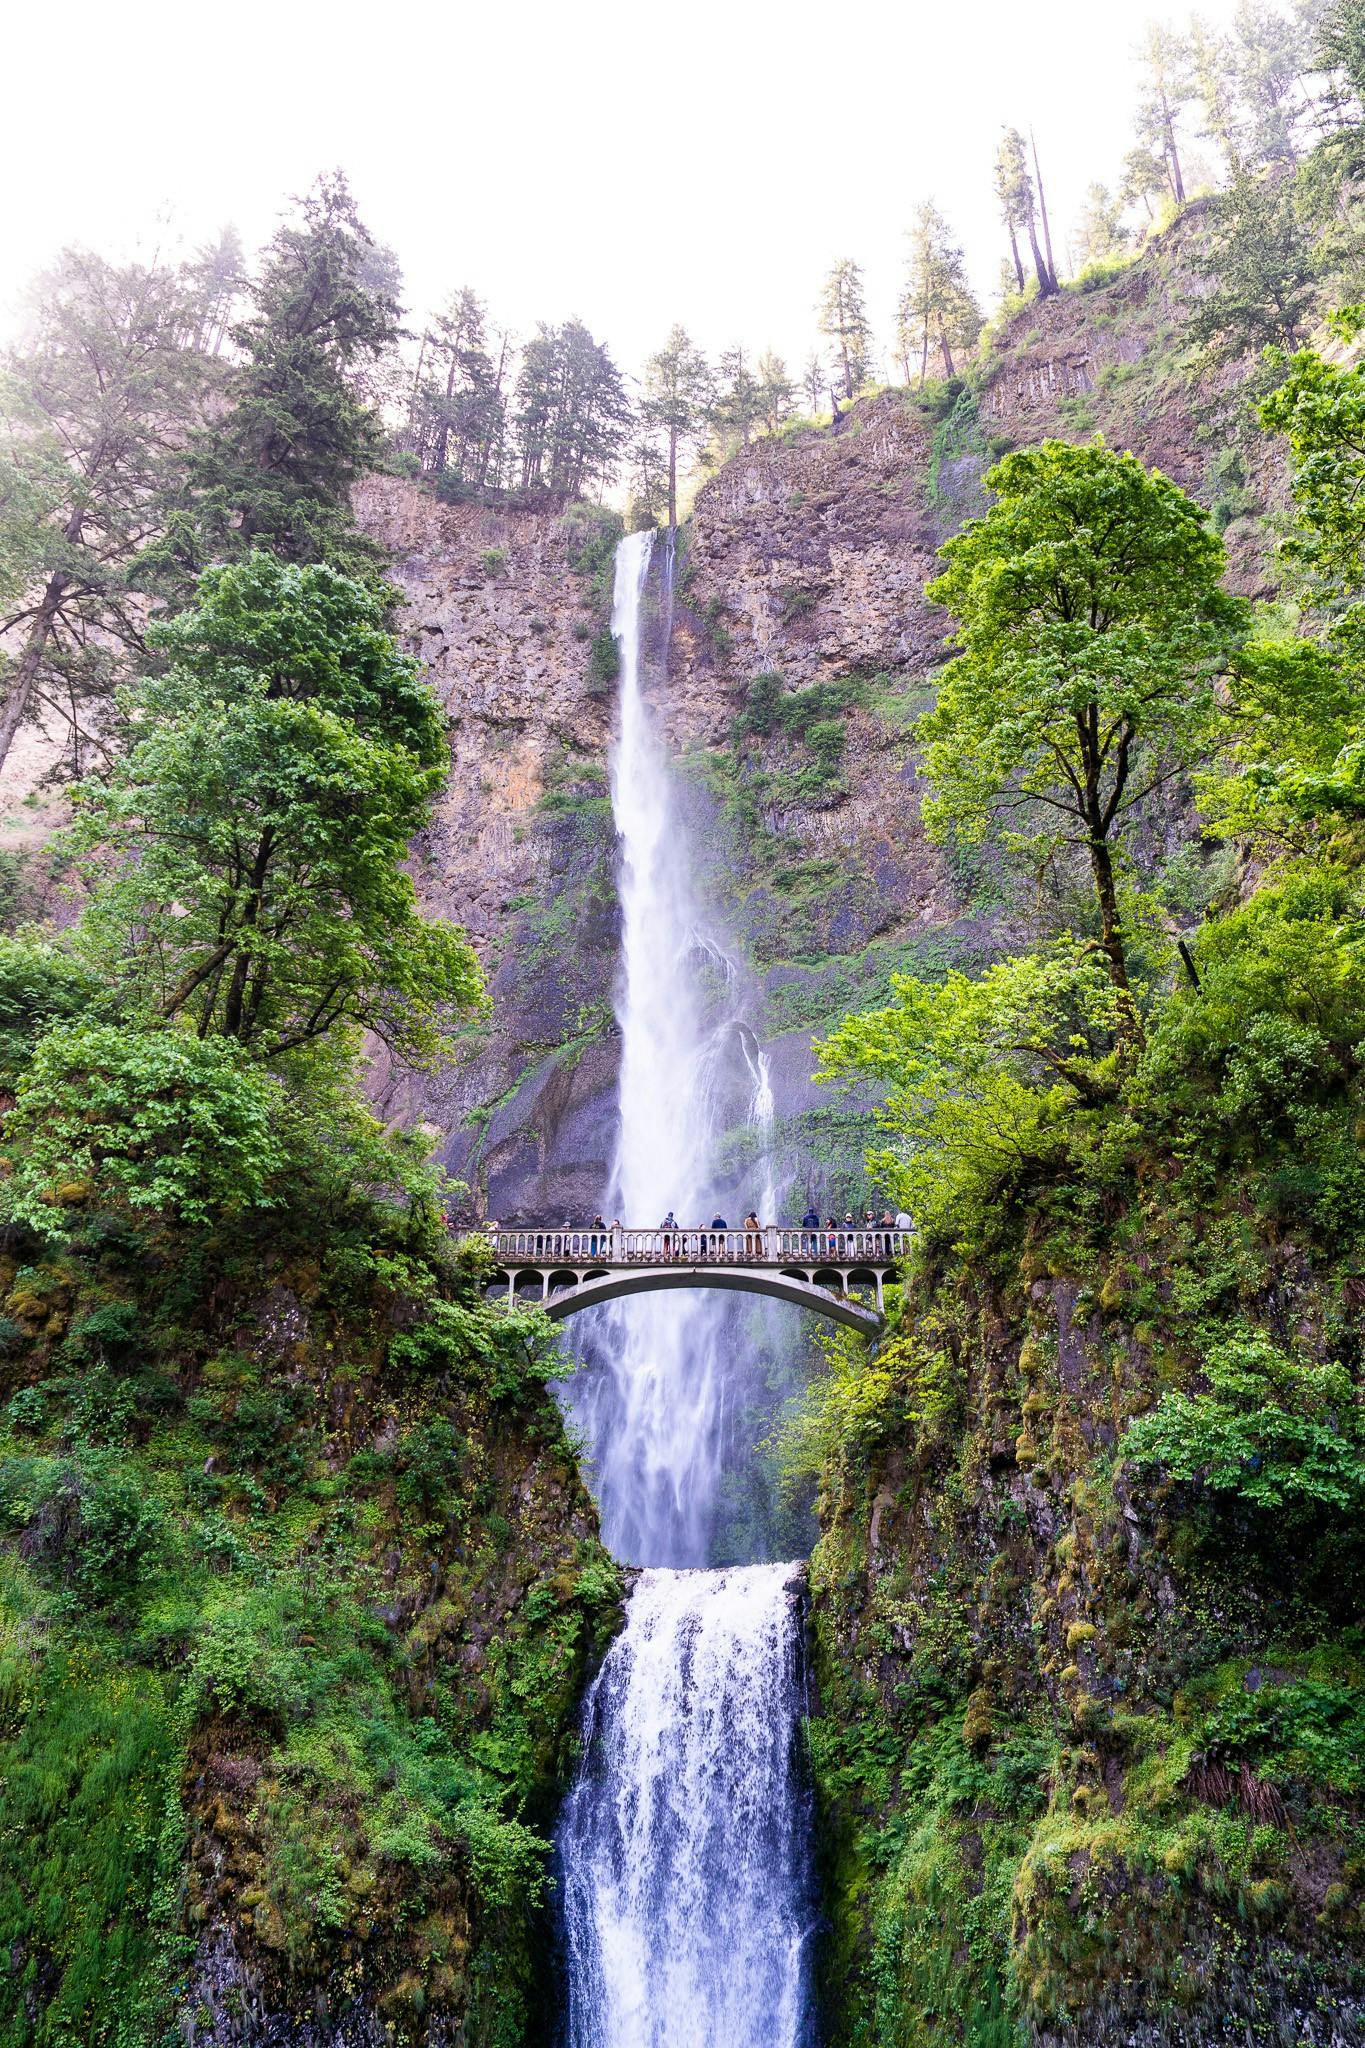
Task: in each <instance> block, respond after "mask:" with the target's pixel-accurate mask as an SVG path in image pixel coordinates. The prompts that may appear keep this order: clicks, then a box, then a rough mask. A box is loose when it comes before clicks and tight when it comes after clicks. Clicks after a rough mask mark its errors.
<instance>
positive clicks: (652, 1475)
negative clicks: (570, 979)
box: [565, 531, 777, 1566]
mask: <svg viewBox="0 0 1365 2048" xmlns="http://www.w3.org/2000/svg"><path fill="white" fill-rule="evenodd" d="M673 559H674V557H673V537H672V535H669V536H667V537H666V539H665V540H664V543H663V545H662V547H659V548H656V542H655V536H654V534H653V533H652V532H649V531H646V532H641V533H632V534H628V535H627V536H626V537H625V539H624V540H622V542H621V543H620V546H619V548H618V549H617V555H616V578H615V585H614V591H613V603H612V632H613V634H614V636H615V638H616V642H617V646H618V648H619V650H620V663H621V680H620V696H619V704H618V711H617V729H616V735H615V740H614V743H613V747H612V754H611V800H612V812H613V816H614V818H615V822H616V830H617V835H618V846H619V871H618V890H619V896H620V904H621V972H620V978H619V984H618V988H617V992H616V1015H617V1022H618V1025H619V1027H620V1034H621V1059H620V1076H619V1081H618V1104H619V1125H618V1136H617V1143H616V1151H615V1157H614V1159H613V1163H612V1169H611V1180H610V1185H609V1188H608V1190H607V1196H606V1200H607V1203H608V1205H609V1207H610V1209H611V1210H612V1211H614V1212H615V1213H616V1214H617V1215H618V1216H620V1217H621V1218H622V1220H623V1221H625V1222H626V1223H628V1224H631V1225H635V1226H640V1225H644V1226H647V1227H651V1228H652V1227H654V1226H656V1225H658V1224H660V1223H661V1222H662V1220H663V1218H664V1217H665V1216H666V1215H667V1214H668V1213H669V1212H670V1211H671V1212H673V1213H675V1214H676V1215H677V1217H678V1219H679V1221H680V1222H681V1223H687V1224H691V1225H693V1226H695V1225H697V1224H702V1223H706V1222H708V1221H709V1220H710V1217H711V1214H712V1211H713V1209H714V1207H715V1205H716V1203H717V1201H718V1200H719V1199H720V1195H721V1190H720V1187H719V1185H718V1178H717V1164H716V1162H717V1155H718V1152H719V1150H720V1143H721V1139H722V1138H723V1137H724V1135H725V1133H726V1131H727V1129H730V1128H732V1127H734V1126H735V1125H736V1124H741V1125H747V1126H749V1127H750V1128H752V1129H754V1130H756V1131H757V1132H759V1133H760V1148H759V1149H760V1152H761V1153H762V1154H763V1161H762V1164H761V1166H760V1168H759V1171H758V1172H757V1173H756V1174H755V1182H756V1184H755V1185H754V1186H752V1187H751V1188H750V1189H748V1190H746V1196H747V1199H745V1201H744V1206H745V1207H748V1206H749V1204H750V1203H751V1202H752V1203H754V1204H755V1205H758V1204H766V1205H767V1206H768V1208H769V1212H770V1213H769V1215H768V1216H767V1217H766V1218H765V1219H764V1220H773V1217H772V1211H773V1210H774V1209H775V1205H776V1199H777V1194H776V1189H775V1188H774V1185H773V1178H772V1170H771V1162H770V1158H769V1157H768V1149H769V1148H768V1140H769V1139H770V1136H771V1127H772V1121H773V1103H772V1089H771V1084H770V1080H769V1076H768V1065H767V1060H766V1057H765V1055H764V1054H763V1051H762V1048H761V1046H760V1045H759V1043H758V1039H757V1037H756V1035H755V1033H754V1030H753V1028H752V1026H751V1025H750V1024H749V1023H747V1022H746V1021H745V1019H744V1017H743V1014H742V1013H743V990H744V987H745V979H744V976H743V974H742V971H741V969H740V966H739V963H738V961H737V960H736V959H735V958H734V956H733V954H732V952H731V950H730V948H729V946H728V945H727V943H726V940H725V937H724V935H723V933H722V932H721V931H720V930H719V928H718V927H717V925H716V923H715V921H714V919H713V917H712V916H711V915H710V913H708V911H707V910H706V908H705V907H704V905H703V904H702V903H701V901H700V899H699V895H698V890H697V882H696V875H697V861H696V857H695V851H694V848H693V846H692V844H691V841H690V838H689V834H688V830H687V826H686V821H685V819H684V817H683V815H682V812H681V807H680V804H679V797H678V789H677V785H676V781H675V777H674V774H673V771H672V768H671V766H670V763H669V760H668V756H667V753H666V751H665V748H664V745H663V741H662V739H661V737H660V734H659V732H658V729H657V727H656V724H655V720H654V716H653V713H652V712H651V709H650V705H649V702H648V700H647V697H646V687H645V686H646V676H645V665H646V664H645V651H646V644H647V640H649V639H650V637H651V635H652V638H653V640H654V642H655V643H656V644H660V645H662V647H663V648H664V650H665V653H666V649H667V639H668V629H669V624H670V621H671V617H672V606H673V591H672V572H673ZM732 1220H733V1221H734V1222H735V1223H738V1222H739V1220H740V1217H739V1215H735V1216H734V1217H733V1219H732ZM589 1313H590V1314H591V1315H592V1316H593V1317H594V1319H595V1320H594V1322H593V1323H592V1324H591V1325H589V1327H588V1329H587V1331H586V1332H585V1338H586V1344H585V1348H586V1350H587V1352H588V1355H589V1358H590V1366H589V1369H588V1370H587V1371H585V1372H582V1373H580V1374H578V1375H576V1376H575V1377H574V1378H573V1379H571V1380H570V1381H569V1382H568V1384H567V1388H566V1393H565V1400H566V1403H567V1406H568V1408H569V1410H570V1413H571V1415H572V1418H573V1421H574V1423H575V1425H576V1426H577V1428H578V1429H580V1430H581V1432H582V1434H583V1436H584V1438H585V1440H586V1443H587V1448H588V1454H589V1460H590V1464H591V1468H592V1477H593V1482H594V1487H595V1491H596V1493H597V1497H598V1503H599V1507H600V1510H601V1516H602V1532H603V1536H604V1539H605V1541H606V1543H607V1544H608V1546H609V1548H610V1549H612V1550H613V1551H614V1552H615V1553H616V1555H617V1556H618V1557H621V1558H623V1559H625V1560H626V1561H627V1562H629V1563H632V1564H642V1565H671V1566H693V1565H705V1564H709V1563H710V1562H711V1561H712V1557H713V1539H714V1534H715V1527H716V1518H717V1514H718V1511H719V1505H720V1498H721V1492H722V1487H723V1482H724V1475H725V1471H726V1465H727V1459H729V1460H730V1462H731V1463H733V1462H734V1460H735V1459H736V1458H737V1457H739V1456H742V1455H743V1453H744V1452H745V1451H747V1449H748V1448H749V1444H748V1443H747V1442H745V1441H744V1440H743V1439H742V1435H741V1430H742V1425H743V1422H744V1417H745V1412H746V1404H745V1394H744V1380H745V1373H746V1370H747V1362H746V1359H745V1356H744V1346H743V1342H742V1339H741V1338H740V1337H739V1336H738V1335H737V1332H738V1330H739V1327H740V1324H739V1317H740V1315H741V1314H742V1313H743V1311H740V1310H737V1309H736V1307H735V1305H734V1303H733V1301H732V1300H730V1299H727V1298H725V1297H722V1296H718V1295H715V1294H704V1293H673V1294H669V1295H643V1296H639V1297H636V1298H635V1299H633V1300H630V1301H628V1302H618V1303H615V1304H613V1305H612V1306H611V1307H609V1308H604V1309H601V1310H597V1311H591V1312H589ZM749 1441H750V1442H751V1441H752V1437H750V1439H749Z"/></svg>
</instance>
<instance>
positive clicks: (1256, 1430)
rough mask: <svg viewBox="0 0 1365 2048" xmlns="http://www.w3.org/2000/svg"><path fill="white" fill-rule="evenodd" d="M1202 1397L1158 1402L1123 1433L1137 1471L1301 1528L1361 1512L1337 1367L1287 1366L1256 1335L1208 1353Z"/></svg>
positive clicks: (1349, 1408) (1353, 1393)
mask: <svg viewBox="0 0 1365 2048" xmlns="http://www.w3.org/2000/svg"><path fill="white" fill-rule="evenodd" d="M1201 1376H1202V1378H1203V1379H1204V1380H1205V1382H1206V1383H1207V1385H1206V1391H1204V1392H1201V1393H1196V1394H1185V1393H1168V1394H1164V1395H1163V1396H1162V1398H1161V1400H1160V1401H1159V1402H1158V1404H1157V1406H1156V1407H1155V1408H1154V1409H1153V1410H1152V1412H1151V1413H1150V1414H1149V1415H1143V1416H1140V1417H1139V1418H1138V1420H1137V1421H1136V1422H1134V1423H1133V1424H1132V1425H1131V1427H1130V1428H1129V1430H1128V1433H1127V1436H1126V1438H1125V1441H1124V1450H1125V1452H1126V1454H1127V1456H1128V1457H1130V1458H1131V1459H1132V1460H1133V1462H1134V1463H1135V1464H1137V1465H1147V1466H1154V1465H1156V1466H1161V1467H1162V1468H1163V1469H1164V1470H1165V1471H1167V1472H1168V1473H1169V1474H1170V1476H1171V1477H1172V1478H1173V1479H1178V1480H1181V1481H1183V1482H1185V1483H1192V1482H1196V1481H1197V1482H1198V1483H1199V1484H1201V1485H1203V1486H1207V1487H1209V1488H1210V1489H1211V1490H1212V1491H1213V1492H1215V1493H1226V1494H1231V1495H1234V1496H1235V1497H1236V1498H1237V1499H1239V1500H1241V1501H1245V1502H1246V1503H1247V1504H1248V1505H1250V1506H1252V1507H1255V1508H1260V1509H1264V1510H1266V1511H1268V1512H1271V1513H1274V1514H1277V1515H1282V1516H1284V1517H1285V1518H1286V1519H1287V1520H1288V1521H1291V1522H1294V1521H1303V1520H1305V1519H1311V1518H1312V1517H1314V1516H1317V1515H1320V1514H1322V1513H1323V1512H1324V1511H1328V1512H1331V1513H1334V1514H1338V1515H1344V1516H1349V1517H1352V1518H1354V1517H1356V1516H1357V1515H1358V1514H1359V1512H1360V1510H1361V1507H1362V1505H1365V1414H1362V1412H1361V1406H1360V1401H1359V1396H1358V1394H1357V1390H1356V1387H1355V1385H1354V1382H1353V1380H1352V1376H1351V1374H1350V1372H1349V1371H1348V1370H1346V1368H1345V1367H1343V1366H1341V1365H1337V1364H1317V1363H1315V1362H1314V1361H1313V1360H1311V1359H1295V1358H1292V1357H1290V1356H1289V1355H1287V1354H1286V1353H1285V1352H1283V1351H1281V1350H1280V1349H1279V1348H1278V1347H1277V1346H1276V1345H1274V1344H1272V1343H1271V1342H1270V1340H1269V1339H1268V1338H1267V1337H1265V1336H1264V1335H1263V1334H1262V1333H1260V1332H1259V1331H1255V1330H1250V1331H1245V1332H1243V1333H1241V1334H1240V1335H1237V1336H1230V1337H1226V1338H1223V1339H1222V1340H1221V1341H1220V1342H1218V1343H1216V1344H1213V1345H1211V1346H1210V1348H1209V1351H1208V1354H1207V1356H1206V1357H1205V1358H1204V1359H1203V1360H1202V1363H1201Z"/></svg>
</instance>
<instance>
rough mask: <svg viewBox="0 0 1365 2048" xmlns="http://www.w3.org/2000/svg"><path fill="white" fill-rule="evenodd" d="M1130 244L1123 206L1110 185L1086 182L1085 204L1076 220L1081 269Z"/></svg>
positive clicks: (1077, 253)
mask: <svg viewBox="0 0 1365 2048" xmlns="http://www.w3.org/2000/svg"><path fill="white" fill-rule="evenodd" d="M1127 244H1128V236H1127V234H1126V233H1125V232H1124V228H1123V221H1122V208H1121V206H1120V204H1119V202H1118V200H1116V199H1115V198H1114V197H1113V195H1112V194H1111V193H1110V191H1109V188H1108V186H1107V185H1101V184H1098V183H1095V184H1091V185H1087V186H1086V190H1085V205H1084V207H1083V208H1082V210H1081V217H1080V220H1079V221H1078V222H1077V224H1076V261H1077V266H1078V268H1080V269H1082V270H1083V269H1084V268H1085V266H1086V265H1087V264H1089V263H1103V262H1104V261H1105V260H1106V258H1108V257H1111V256H1118V255H1121V254H1122V253H1123V251H1124V249H1125V248H1126V247H1127Z"/></svg>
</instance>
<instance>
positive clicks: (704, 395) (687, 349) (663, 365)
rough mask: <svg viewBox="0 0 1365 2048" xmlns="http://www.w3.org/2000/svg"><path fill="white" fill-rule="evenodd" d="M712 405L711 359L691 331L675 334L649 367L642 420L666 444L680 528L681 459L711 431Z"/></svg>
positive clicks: (673, 520) (672, 518)
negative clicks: (679, 468)
mask: <svg viewBox="0 0 1365 2048" xmlns="http://www.w3.org/2000/svg"><path fill="white" fill-rule="evenodd" d="M710 400H711V373H710V370H709V369H708V367H707V362H706V358H705V356H704V355H703V354H702V352H701V350H700V349H699V348H698V347H697V345H696V343H695V342H694V341H693V340H692V337H691V336H690V335H689V334H688V332H687V330H686V328H685V327H674V328H673V329H671V331H670V333H669V336H668V340H667V341H666V342H665V343H664V345H663V347H662V348H661V349H660V350H659V351H658V353H657V354H656V355H652V356H651V357H650V358H649V361H648V362H647V363H646V364H645V396H644V403H643V404H642V405H641V407H640V417H641V419H642V420H643V421H644V423H645V425H646V426H648V427H651V428H652V429H653V430H654V431H655V433H657V434H658V435H659V437H660V439H661V441H662V444H663V448H664V451H665V461H666V463H667V467H668V523H669V525H670V526H676V525H677V523H678V457H679V455H680V454H682V453H684V452H685V451H686V450H687V449H688V448H690V447H692V446H695V444H696V442H697V440H698V439H699V438H700V436H701V435H702V433H703V432H704V431H705V427H706V419H707V412H708V407H709V405H710Z"/></svg>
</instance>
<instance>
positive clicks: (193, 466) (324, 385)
mask: <svg viewBox="0 0 1365 2048" xmlns="http://www.w3.org/2000/svg"><path fill="white" fill-rule="evenodd" d="M378 254H379V252H376V250H375V248H374V245H373V243H372V241H371V239H370V236H369V234H368V232H367V231H366V229H365V228H364V226H363V225H362V223H361V221H360V218H359V216H358V214H357V212H356V209H355V204H354V201H353V200H352V198H351V195H350V191H349V189H348V187H347V184H346V180H345V177H344V176H343V175H342V174H341V173H340V172H335V173H333V174H332V175H331V176H329V177H325V178H320V179H319V180H318V182H317V184H316V185H315V186H314V188H313V190H312V191H311V192H309V193H308V194H307V196H306V197H305V198H304V199H303V200H302V201H301V202H300V209H299V216H298V218H297V219H295V220H291V221H287V222H286V223H285V224H284V225H283V226H282V227H280V228H279V229H278V230H277V231H276V234H275V236H274V238H273V240H272V242H271V244H270V247H269V250H268V252H267V255H266V260H265V265H264V269H263V271H262V274H261V277H260V279H259V281H258V282H257V284H256V285H255V287H254V290H253V292H252V307H251V311H250V313H249V314H248V316H247V318H246V319H245V320H243V321H241V322H240V323H239V324H238V325H237V327H236V328H235V329H234V330H233V339H234V341H235V343H236V345H237V348H238V350H239V351H240V360H239V362H238V363H237V365H236V367H235V368H234V369H233V371H232V372H231V374H230V376H229V378H228V388H227V398H228V404H227V408H226V410H225V411H224V412H223V414H222V416H221V417H220V418H219V419H218V420H216V421H215V423H214V424H213V425H212V426H211V427H209V428H207V429H205V430H203V431H202V432H200V433H199V434H198V435H197V436H196V437H195V438H194V440H193V441H192V442H191V446H190V455H189V464H188V473H189V482H190V489H189V492H188V493H187V502H186V507H185V510H184V512H183V513H182V514H181V516H180V517H179V518H178V519H175V520H173V521H172V522H171V524H170V526H169V528H168V532H167V536H166V539H165V540H164V542H163V543H162V544H161V546H160V549H159V553H160V554H161V555H162V556H163V557H165V558H166V559H168V560H170V561H174V562H177V563H178V565H179V566H180V568H181V569H182V571H189V572H193V571H195V570H197V569H199V568H201V567H202V566H203V564H204V562H205V561H207V560H214V559H217V560H221V559H222V558H223V557H224V556H225V555H232V556H238V555H247V554H250V553H252V552H253V551H256V550H262V549H264V550H268V551H269V552H270V553H271V554H273V555H275V556H276V557H277V558H279V559H282V560H285V561H290V562H320V561H328V562H332V563H333V564H335V565H336V566H337V567H338V568H342V569H349V570H353V571H355V572H357V573H359V574H365V573H367V572H368V571H370V570H372V569H373V568H374V566H375V565H376V563H377V562H378V560H379V551H378V550H377V549H376V548H375V547H374V545H373V544H372V543H371V542H370V541H368V540H367V539H366V538H365V537H364V536H363V535H362V534H361V533H360V530H359V528H358V527H357V525H356V522H355V518H354V515H353V513H352V511H351V502H350V494H351V489H352V486H353V485H354V484H355V482H356V480H357V478H358V477H359V476H361V475H362V474H363V472H364V471H365V470H366V469H369V468H373V467H375V466H376V465H377V464H378V462H379V460H380V458H381V455H382V450H383V435H382V429H381V425H380V421H379V417H378V414H377V413H376V412H375V411H374V409H373V407H372V406H371V405H370V404H369V403H368V401H367V398H366V396H365V393H364V374H365V372H366V371H367V370H368V369H369V368H370V367H371V366H372V365H373V364H374V363H375V362H376V361H377V360H378V359H379V358H380V357H381V356H382V355H383V354H384V352H385V350H386V349H387V348H388V347H389V346H390V345H391V343H392V342H393V341H394V339H395V338H396V336H397V332H398V304H397V298H396V287H397V277H396V275H394V276H391V277H380V278H379V280H378V281H377V282H372V279H374V278H375V275H376V272H377V271H382V269H383V267H384V266H383V264H382V263H380V262H376V257H377V255H378Z"/></svg>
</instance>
